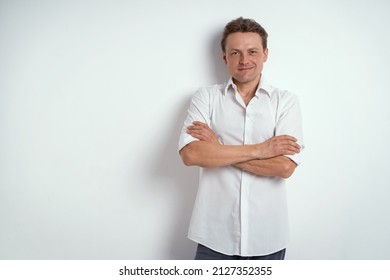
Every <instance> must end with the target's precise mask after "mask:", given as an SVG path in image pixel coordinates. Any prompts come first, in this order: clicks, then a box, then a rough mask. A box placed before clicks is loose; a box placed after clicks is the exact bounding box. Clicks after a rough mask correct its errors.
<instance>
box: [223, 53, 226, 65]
mask: <svg viewBox="0 0 390 280" xmlns="http://www.w3.org/2000/svg"><path fill="white" fill-rule="evenodd" d="M222 55H223V62H225V64H227V60H226V53H222Z"/></svg>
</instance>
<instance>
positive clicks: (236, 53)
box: [230, 51, 238, 56]
mask: <svg viewBox="0 0 390 280" xmlns="http://www.w3.org/2000/svg"><path fill="white" fill-rule="evenodd" d="M230 55H231V56H236V55H238V52H237V51H232V52H231V53H230Z"/></svg>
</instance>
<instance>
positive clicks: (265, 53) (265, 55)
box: [263, 48, 268, 62]
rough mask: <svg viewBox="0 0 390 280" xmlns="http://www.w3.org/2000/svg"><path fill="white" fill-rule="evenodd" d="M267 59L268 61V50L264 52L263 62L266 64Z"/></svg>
mask: <svg viewBox="0 0 390 280" xmlns="http://www.w3.org/2000/svg"><path fill="white" fill-rule="evenodd" d="M267 59H268V48H266V49H265V50H264V59H263V62H266V61H267Z"/></svg>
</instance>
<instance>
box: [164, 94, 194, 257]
mask: <svg viewBox="0 0 390 280" xmlns="http://www.w3.org/2000/svg"><path fill="white" fill-rule="evenodd" d="M186 96H188V98H187V99H186V100H185V102H183V104H181V106H180V107H179V108H177V115H176V117H175V119H174V120H172V121H171V122H170V123H171V124H172V125H171V126H170V129H169V130H167V135H169V137H168V138H167V139H168V141H167V143H166V144H165V145H161V153H160V156H159V158H158V160H157V166H156V172H157V175H158V176H159V177H160V178H165V179H168V180H169V181H170V183H169V188H170V189H169V191H170V192H172V193H173V194H174V196H175V197H176V198H178V199H177V203H175V208H176V209H175V213H174V214H175V220H174V222H173V226H172V229H171V231H172V234H171V238H170V239H171V240H167V242H171V245H170V246H169V247H170V251H169V252H165V253H164V255H166V256H167V258H168V259H178V260H180V259H193V257H194V253H195V246H196V244H195V243H194V242H192V241H191V240H189V239H188V238H187V232H188V226H189V223H190V219H191V214H192V208H193V204H194V201H195V196H196V191H197V186H198V174H199V170H198V168H197V167H186V166H185V165H184V164H183V163H182V161H181V158H180V155H179V153H178V151H177V147H178V142H179V135H180V131H181V128H182V126H183V122H184V119H185V118H186V116H187V109H188V107H189V105H190V99H191V94H187V95H186Z"/></svg>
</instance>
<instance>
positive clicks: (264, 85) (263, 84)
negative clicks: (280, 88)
mask: <svg viewBox="0 0 390 280" xmlns="http://www.w3.org/2000/svg"><path fill="white" fill-rule="evenodd" d="M230 88H232V89H233V90H234V91H236V90H237V86H236V85H235V84H234V82H233V77H230V79H229V81H228V82H227V84H226V87H225V90H224V94H225V95H226V93H227V92H228V90H229V89H230ZM260 92H265V93H266V94H268V97H270V98H271V95H272V87H271V85H270V84H268V82H267V80H266V79H265V78H264V75H263V74H262V75H261V78H260V83H259V86H258V87H257V89H256V94H255V95H258V94H259V93H260Z"/></svg>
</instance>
